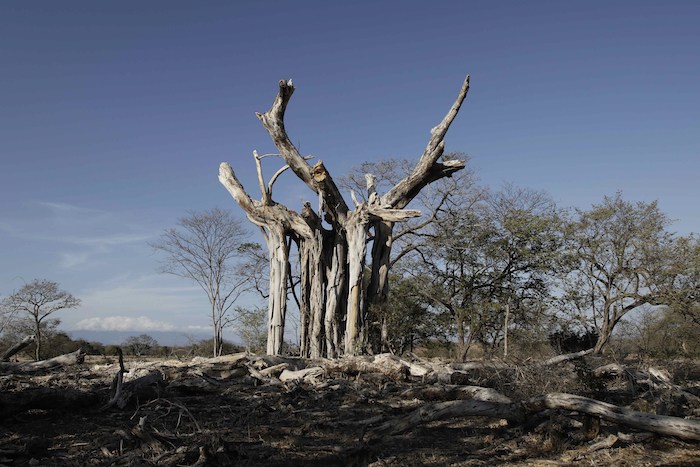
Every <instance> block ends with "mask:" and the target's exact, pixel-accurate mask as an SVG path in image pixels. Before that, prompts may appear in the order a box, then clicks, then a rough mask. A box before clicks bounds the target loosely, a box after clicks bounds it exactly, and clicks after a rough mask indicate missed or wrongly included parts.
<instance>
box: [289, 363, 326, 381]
mask: <svg viewBox="0 0 700 467" xmlns="http://www.w3.org/2000/svg"><path fill="white" fill-rule="evenodd" d="M323 373H324V370H323V368H321V367H320V366H312V367H310V368H304V369H303V370H297V371H290V370H283V371H282V373H280V376H279V379H280V381H282V382H283V383H287V382H289V381H298V380H303V381H304V382H306V383H311V384H315V383H317V382H318V381H317V379H316V378H318V377H320V376H321V375H323Z"/></svg>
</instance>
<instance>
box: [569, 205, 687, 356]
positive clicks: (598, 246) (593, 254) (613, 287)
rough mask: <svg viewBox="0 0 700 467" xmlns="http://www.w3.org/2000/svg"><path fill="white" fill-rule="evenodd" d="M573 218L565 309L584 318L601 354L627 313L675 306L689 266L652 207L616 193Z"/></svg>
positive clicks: (663, 218) (662, 216)
mask: <svg viewBox="0 0 700 467" xmlns="http://www.w3.org/2000/svg"><path fill="white" fill-rule="evenodd" d="M576 214H577V215H576V218H575V219H574V220H573V221H572V222H571V223H570V224H569V226H568V229H567V236H568V241H569V246H568V250H569V259H570V261H571V266H572V267H571V269H570V271H569V272H568V274H567V276H566V279H565V281H564V284H563V288H564V290H565V294H564V303H565V304H566V305H567V306H568V309H569V311H571V312H573V313H575V314H578V315H579V316H586V315H587V316H589V319H590V321H592V323H593V325H594V326H595V328H596V329H597V330H598V341H597V342H596V344H595V347H594V351H595V352H596V353H600V352H602V350H603V348H604V347H605V346H606V344H607V343H608V342H609V341H610V338H611V336H612V334H613V330H614V329H615V326H616V325H617V324H618V323H619V322H620V320H622V318H623V317H624V316H625V315H627V313H629V312H630V311H632V310H635V309H637V308H639V307H641V306H642V305H669V304H671V303H673V302H674V301H678V300H680V297H681V296H682V294H683V292H682V290H683V289H684V288H685V286H683V285H682V284H681V283H680V282H681V281H682V279H683V277H684V275H685V273H686V271H685V265H686V264H688V263H687V259H686V258H684V257H683V253H682V251H683V250H684V248H682V246H683V245H682V243H683V242H681V243H679V240H676V239H675V238H674V235H673V234H672V233H670V232H669V231H668V230H667V226H668V225H669V219H668V217H667V216H666V214H664V213H663V212H661V210H660V209H659V207H658V204H657V203H656V202H651V203H644V202H636V203H634V202H630V201H626V200H624V199H623V198H622V194H621V193H617V194H616V195H615V196H611V197H608V196H606V197H605V198H604V199H603V202H602V203H601V204H597V205H594V206H593V207H592V208H591V209H590V210H587V211H581V210H579V211H577V213H576Z"/></svg>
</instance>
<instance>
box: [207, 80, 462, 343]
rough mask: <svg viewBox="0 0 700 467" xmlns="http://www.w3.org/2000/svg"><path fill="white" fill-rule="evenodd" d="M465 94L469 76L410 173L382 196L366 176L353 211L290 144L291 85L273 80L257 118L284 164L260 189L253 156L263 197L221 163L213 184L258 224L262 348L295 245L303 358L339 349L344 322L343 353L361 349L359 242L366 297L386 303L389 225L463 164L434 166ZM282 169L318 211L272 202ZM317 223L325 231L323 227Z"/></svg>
mask: <svg viewBox="0 0 700 467" xmlns="http://www.w3.org/2000/svg"><path fill="white" fill-rule="evenodd" d="M468 90H469V77H468V76H467V78H466V79H465V80H464V83H463V85H462V87H461V89H460V92H459V94H458V96H457V98H456V100H455V102H454V103H453V105H452V107H451V108H450V110H449V112H448V113H447V115H446V116H445V118H444V119H443V120H442V121H441V122H440V124H438V125H437V126H436V127H435V128H433V129H432V131H431V137H430V140H429V142H428V145H427V147H426V148H425V150H424V152H423V154H422V156H421V157H420V159H419V161H418V163H417V164H416V166H415V168H414V169H413V171H412V172H411V173H410V174H409V175H408V176H407V177H406V178H404V179H403V180H401V181H400V182H398V183H397V184H396V185H395V186H394V187H393V188H392V189H390V190H389V191H388V192H387V193H386V194H384V195H381V196H380V194H379V193H377V192H376V187H375V184H374V177H373V176H372V175H368V176H367V192H368V197H367V200H366V201H362V202H360V201H358V200H357V199H356V198H355V196H354V194H352V193H351V194H352V195H353V196H352V198H353V204H354V206H353V207H354V209H351V207H350V206H348V204H347V203H346V202H345V200H344V199H343V197H342V195H341V194H340V191H339V189H338V186H337V185H336V183H335V182H334V181H333V178H332V177H331V175H330V173H329V172H328V171H327V170H326V167H325V166H324V164H323V162H322V161H318V162H316V163H315V164H314V165H311V164H309V163H308V162H307V159H308V158H305V157H303V156H302V155H301V153H300V152H299V151H298V149H297V148H296V147H295V146H294V145H293V144H292V142H291V140H290V139H289V136H288V135H287V132H286V130H285V127H284V113H285V110H286V107H287V104H288V103H289V100H290V98H291V96H292V94H293V92H294V85H293V83H292V81H291V80H289V81H285V80H283V81H280V83H279V92H278V94H277V96H276V98H275V100H274V102H273V104H272V107H271V108H270V110H268V111H267V112H265V113H263V114H257V116H258V118H259V119H260V121H261V122H262V124H263V126H264V127H265V129H266V130H267V132H268V133H269V135H270V137H271V138H272V141H273V143H274V144H275V146H276V147H277V149H278V150H279V152H280V154H279V155H280V157H282V159H284V161H285V163H286V166H285V167H283V168H282V169H280V170H279V171H278V172H277V173H276V174H275V175H274V176H273V177H272V179H271V180H270V182H269V183H268V184H267V185H265V183H264V179H263V176H262V169H261V164H260V157H258V156H257V154H256V155H255V156H256V164H257V168H258V181H259V184H260V188H261V191H262V194H263V198H262V200H261V201H260V202H256V201H253V200H252V199H251V198H250V197H249V196H248V195H247V194H246V193H245V190H244V189H243V187H242V185H241V184H240V182H238V180H237V179H236V177H235V174H234V172H233V170H232V169H231V167H230V166H229V165H228V164H227V163H223V164H221V167H220V175H219V180H220V181H221V183H222V184H224V186H225V187H226V188H227V189H228V191H229V192H230V193H231V195H232V196H233V197H234V199H235V200H236V202H237V203H238V204H239V205H240V206H241V207H242V208H243V210H244V211H245V212H246V215H247V216H248V218H249V219H250V220H251V221H252V222H253V223H255V224H256V225H258V226H260V227H261V229H262V230H263V232H264V234H265V238H266V241H267V243H268V250H269V256H270V298H269V313H268V319H269V328H268V331H269V336H268V348H267V351H268V353H270V354H277V353H279V352H280V351H281V346H282V338H283V336H284V318H285V313H286V287H287V280H286V279H287V274H288V273H287V271H288V268H287V264H288V262H289V246H288V245H289V243H288V242H287V239H294V240H295V241H297V242H298V245H299V252H300V265H301V273H302V294H301V296H302V302H303V303H302V304H301V308H302V310H301V311H302V320H301V321H302V330H301V335H302V350H303V354H304V355H308V356H311V357H320V356H329V357H334V356H336V355H337V354H338V353H339V351H340V342H339V331H340V329H339V328H340V326H341V323H342V322H343V321H344V323H345V336H344V337H345V339H344V346H343V349H344V353H345V354H348V355H356V354H358V353H363V352H367V351H371V350H378V348H377V347H374V348H372V347H371V346H370V347H368V341H369V336H370V334H371V333H372V331H371V330H370V328H371V323H372V322H373V321H374V320H372V319H371V318H370V317H369V316H368V315H367V313H368V309H369V307H368V306H367V296H368V294H367V291H365V290H364V289H363V284H364V281H363V276H364V274H365V266H366V264H365V263H366V256H367V255H366V253H367V244H368V242H369V239H370V230H373V231H374V236H373V242H374V243H373V247H372V250H371V255H372V264H371V267H370V270H371V271H372V272H371V274H372V277H371V278H370V281H369V283H370V284H371V285H370V290H369V296H370V299H371V300H373V301H374V302H376V301H378V300H386V293H387V291H388V271H389V266H390V262H389V258H390V253H391V243H392V232H393V226H394V224H395V223H396V222H402V221H405V220H407V219H409V218H411V217H416V216H418V215H420V212H419V211H416V210H407V209H405V208H406V206H407V205H408V204H409V203H410V202H411V200H413V198H415V196H416V195H417V194H418V193H419V192H420V191H421V190H422V189H423V188H424V187H425V186H427V185H428V184H429V183H431V182H434V181H436V180H439V179H441V178H443V177H449V176H451V175H452V174H453V173H454V172H456V171H458V170H461V169H462V168H464V162H463V161H458V160H449V161H443V162H438V161H439V160H440V158H441V156H442V155H443V153H444V148H445V143H444V137H445V134H446V133H447V130H448V129H449V127H450V124H451V123H452V122H453V121H454V118H455V117H456V116H457V113H458V111H459V108H460V106H461V105H462V102H463V101H464V99H465V97H466V95H467V92H468ZM287 168H289V169H291V170H292V172H294V174H295V175H296V176H297V178H299V179H300V180H301V181H302V182H304V183H305V184H306V185H307V186H308V187H309V188H310V189H311V190H312V191H313V192H314V193H315V194H316V196H318V199H319V203H318V204H319V210H318V213H316V212H313V210H312V209H311V205H310V203H307V205H306V206H305V209H304V211H303V213H302V215H299V214H298V213H296V212H294V211H292V210H290V209H288V208H287V207H285V206H282V205H280V204H278V203H276V202H274V201H273V200H272V197H271V196H272V195H271V191H272V184H273V183H274V181H275V180H276V178H277V176H278V175H279V174H280V173H281V172H282V171H283V170H286V169H287ZM321 219H323V220H324V221H325V222H326V223H327V224H328V225H329V227H330V228H329V229H324V228H323V225H322V224H323V223H322V222H321Z"/></svg>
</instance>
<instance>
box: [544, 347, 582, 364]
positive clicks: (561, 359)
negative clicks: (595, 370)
mask: <svg viewBox="0 0 700 467" xmlns="http://www.w3.org/2000/svg"><path fill="white" fill-rule="evenodd" d="M594 351H595V349H587V350H581V351H580V352H573V353H567V354H563V355H557V356H556V357H552V358H550V359H547V360H545V361H543V362H540V363H539V364H538V365H539V366H552V365H558V364H559V363H564V362H568V361H570V360H576V359H577V358H582V357H585V356H586V355H590V354H592V353H593V352H594Z"/></svg>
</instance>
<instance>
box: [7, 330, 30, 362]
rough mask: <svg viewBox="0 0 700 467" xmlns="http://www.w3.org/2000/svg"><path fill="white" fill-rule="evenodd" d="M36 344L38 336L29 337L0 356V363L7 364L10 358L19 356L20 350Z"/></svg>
mask: <svg viewBox="0 0 700 467" xmlns="http://www.w3.org/2000/svg"><path fill="white" fill-rule="evenodd" d="M34 342H36V336H34V334H32V335H31V336H27V337H25V338H24V339H22V340H21V341H19V342H18V343H16V344H15V345H13V346H12V347H10V348H9V349H7V350H6V351H5V352H4V353H3V354H2V355H0V362H7V361H9V360H10V357H12V356H13V355H15V354H17V353H18V352H19V351H20V350H22V349H24V348H25V347H27V346H29V345H31V344H33V343H34Z"/></svg>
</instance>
